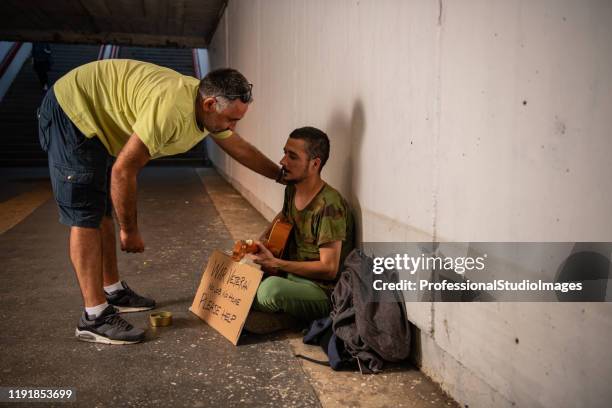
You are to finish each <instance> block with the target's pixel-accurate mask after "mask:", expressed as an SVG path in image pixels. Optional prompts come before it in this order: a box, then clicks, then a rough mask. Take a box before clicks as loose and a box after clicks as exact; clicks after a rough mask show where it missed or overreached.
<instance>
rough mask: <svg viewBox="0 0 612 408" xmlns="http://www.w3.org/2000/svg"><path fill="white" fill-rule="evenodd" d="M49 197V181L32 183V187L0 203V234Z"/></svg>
mask: <svg viewBox="0 0 612 408" xmlns="http://www.w3.org/2000/svg"><path fill="white" fill-rule="evenodd" d="M50 197H51V186H50V185H49V183H40V184H35V185H33V189H32V190H30V191H28V192H26V193H23V194H20V195H18V196H16V197H13V198H11V199H8V200H6V201H3V202H1V203H0V234H4V233H5V232H6V231H8V230H10V229H11V228H13V227H14V226H15V225H17V224H19V223H20V222H21V221H23V220H24V219H25V218H26V217H27V216H28V215H30V214H32V212H33V211H34V210H35V209H37V208H38V207H40V206H41V205H42V204H43V203H44V202H45V201H47V200H48V199H49V198H50Z"/></svg>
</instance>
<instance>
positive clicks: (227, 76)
mask: <svg viewBox="0 0 612 408" xmlns="http://www.w3.org/2000/svg"><path fill="white" fill-rule="evenodd" d="M199 91H200V94H201V95H202V97H209V96H219V95H221V96H227V95H245V94H247V93H250V91H251V85H250V84H249V81H247V79H246V78H245V77H244V75H242V74H241V73H240V72H238V71H237V70H235V69H232V68H220V69H215V70H214V71H210V72H209V73H208V74H206V76H205V77H204V78H202V80H201V81H200V86H199ZM232 99H235V98H232Z"/></svg>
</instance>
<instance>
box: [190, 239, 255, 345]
mask: <svg viewBox="0 0 612 408" xmlns="http://www.w3.org/2000/svg"><path fill="white" fill-rule="evenodd" d="M262 275H263V273H262V272H261V271H260V270H259V269H256V268H254V267H253V266H250V265H247V264H241V263H238V262H234V261H233V260H232V259H231V257H229V256H228V255H225V254H224V253H222V252H219V251H215V252H214V253H213V254H212V256H211V257H210V259H209V260H208V265H207V266H206V269H205V270H204V274H203V275H202V281H201V282H200V286H199V287H198V291H197V292H196V295H195V298H194V299H193V304H192V305H191V308H190V309H189V310H191V312H193V313H194V314H196V315H197V316H198V317H200V318H201V319H202V320H204V321H205V322H206V323H208V324H209V325H210V326H211V327H212V328H214V329H215V330H217V331H218V332H219V333H221V334H222V335H223V336H224V337H226V338H227V339H228V340H229V341H231V342H232V343H233V344H237V343H238V337H239V336H240V332H241V331H242V326H243V325H244V322H245V320H246V318H247V316H248V314H249V309H250V308H251V304H252V303H253V299H254V298H255V294H256V293H257V287H258V286H259V282H261V278H262Z"/></svg>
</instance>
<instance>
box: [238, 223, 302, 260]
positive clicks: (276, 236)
mask: <svg viewBox="0 0 612 408" xmlns="http://www.w3.org/2000/svg"><path fill="white" fill-rule="evenodd" d="M292 228H293V225H292V224H290V223H288V222H285V221H281V220H280V219H277V220H276V221H275V222H274V224H272V228H271V229H270V234H268V237H267V238H266V239H264V240H263V241H262V244H263V245H264V246H265V247H266V248H268V250H269V251H270V252H272V255H274V257H275V258H280V257H281V256H283V252H284V251H285V247H286V246H287V241H288V240H289V235H290V234H291V230H292ZM258 251H259V247H258V246H257V245H256V244H255V241H253V240H251V239H247V240H244V239H241V240H238V241H236V242H235V243H234V248H233V250H232V259H233V260H234V261H236V262H239V261H240V260H241V259H242V258H243V257H244V256H245V255H246V254H256V253H257V252H258Z"/></svg>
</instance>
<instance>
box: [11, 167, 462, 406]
mask: <svg viewBox="0 0 612 408" xmlns="http://www.w3.org/2000/svg"><path fill="white" fill-rule="evenodd" d="M32 172H33V173H32ZM0 174H1V175H2V177H1V178H0V180H1V181H0V187H2V191H3V195H2V197H1V200H2V202H1V203H0V205H5V207H7V208H10V207H11V206H12V204H11V203H13V204H14V203H15V202H19V203H21V204H20V205H21V209H20V210H19V211H16V212H15V214H17V215H12V216H11V217H13V221H12V225H11V226H10V227H8V228H6V231H5V232H3V233H2V232H0V265H2V266H1V272H0V386H15V387H37V386H39V387H50V386H53V387H72V388H75V389H76V393H77V401H76V403H74V404H73V405H75V406H84V407H103V406H134V407H137V406H181V407H182V406H184V407H206V406H213V405H216V406H222V407H224V406H267V405H270V406H278V405H281V406H307V407H313V406H315V407H316V406H325V407H335V406H363V407H379V406H394V407H397V406H417V407H440V406H455V403H454V402H453V401H452V400H451V399H449V398H448V397H447V396H445V395H444V394H443V393H442V392H441V391H440V390H439V388H438V387H437V386H436V385H435V384H433V383H432V382H431V381H429V380H428V379H427V378H426V377H425V376H423V375H422V373H420V372H419V371H418V370H416V369H414V368H412V367H410V366H402V365H400V366H394V367H392V368H391V369H390V370H388V371H385V372H384V373H383V374H379V375H375V376H361V375H359V374H358V373H353V372H341V373H336V372H333V371H332V370H331V369H329V368H327V367H322V366H318V365H315V364H312V363H310V362H306V361H303V360H300V359H298V358H296V357H294V354H295V353H301V354H306V355H309V356H312V357H315V358H319V359H322V358H323V357H324V355H322V352H321V351H320V350H319V349H318V348H316V347H310V346H304V345H303V344H302V343H301V339H300V335H299V333H279V334H276V335H270V336H254V335H243V337H241V339H240V342H239V346H238V347H234V346H233V345H232V344H231V343H230V342H229V341H227V340H226V339H225V338H223V337H222V336H220V335H219V334H218V333H216V332H215V331H214V330H212V329H211V328H210V327H208V326H207V325H206V324H204V323H203V322H201V321H200V320H199V319H198V318H197V317H195V316H194V315H192V314H191V313H190V312H188V311H187V309H188V307H189V306H190V305H191V302H192V300H193V296H194V294H195V292H196V288H197V286H198V284H199V281H200V278H201V274H202V269H203V267H204V265H205V264H206V261H207V258H208V256H209V254H210V253H211V252H212V251H213V250H214V249H226V248H229V247H230V245H231V243H232V240H233V239H235V238H248V237H252V236H255V235H253V234H255V233H256V232H259V231H260V230H261V228H262V226H264V225H265V220H264V219H263V218H262V217H261V215H259V214H258V213H257V212H256V211H255V210H254V209H253V208H252V207H250V206H249V205H248V203H246V201H244V199H243V198H242V197H241V196H240V195H238V194H237V193H236V192H235V190H233V189H232V188H231V187H230V186H229V185H228V184H227V183H225V182H224V181H223V180H222V179H221V178H220V177H219V176H217V175H216V173H215V172H214V171H213V170H210V169H199V170H196V169H192V168H147V169H145V170H144V171H143V173H142V175H141V177H140V181H139V182H140V185H139V224H140V225H141V229H142V233H143V236H144V239H145V245H146V251H145V252H144V253H143V254H137V255H134V254H130V255H128V254H123V253H120V254H119V266H120V271H121V274H122V278H123V279H125V280H126V281H127V282H128V283H129V284H130V285H131V286H132V287H133V288H135V289H136V290H137V291H139V292H141V293H142V294H144V295H148V296H151V297H153V298H155V299H156V300H157V302H158V309H163V310H169V311H171V312H173V314H174V324H173V325H172V326H170V327H167V328H159V329H154V328H151V327H148V325H147V317H148V313H133V314H128V315H126V316H127V318H128V320H129V321H131V322H132V323H133V324H135V325H136V326H138V327H142V328H147V341H146V342H145V343H143V344H139V345H130V346H106V345H99V344H92V343H83V342H79V341H77V340H76V339H75V337H74V328H75V326H76V323H77V321H78V318H79V315H80V313H81V307H82V305H81V298H80V295H79V290H78V286H77V282H76V279H75V277H74V273H73V272H72V269H71V266H70V263H69V261H68V257H67V239H68V229H67V228H66V227H64V226H62V225H60V224H59V223H58V222H57V218H58V216H57V210H56V207H55V202H54V201H53V200H51V199H48V184H47V185H46V186H45V185H44V183H42V184H41V183H40V181H41V179H43V180H44V177H45V170H44V169H41V170H38V173H36V171H33V170H28V171H21V170H7V169H2V170H0ZM32 179H35V181H36V182H35V183H32V182H31V180H32ZM28 180H30V181H28ZM28 182H29V183H30V185H32V187H31V188H29V189H28V188H24V185H27V184H28ZM203 183H204V185H205V186H206V188H203ZM34 190H35V191H38V193H37V194H36V195H35V197H36V199H32V198H31V197H30V198H27V197H26V198H27V199H24V198H23V197H24V196H23V195H24V194H32V191H34ZM45 191H46V194H47V196H46V197H47V198H45V196H44V192H45ZM20 197H21V199H20ZM19 199H20V200H21V201H19ZM11 200H18V201H11ZM24 202H25V203H26V204H23V203H24ZM5 214H8V212H6V213H5V212H4V211H3V212H2V213H0V218H6V215H5ZM11 214H12V213H11ZM15 217H16V218H15ZM15 220H17V221H15ZM13 405H14V404H11V405H10V406H13ZM58 405H59V406H65V405H63V404H58Z"/></svg>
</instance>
